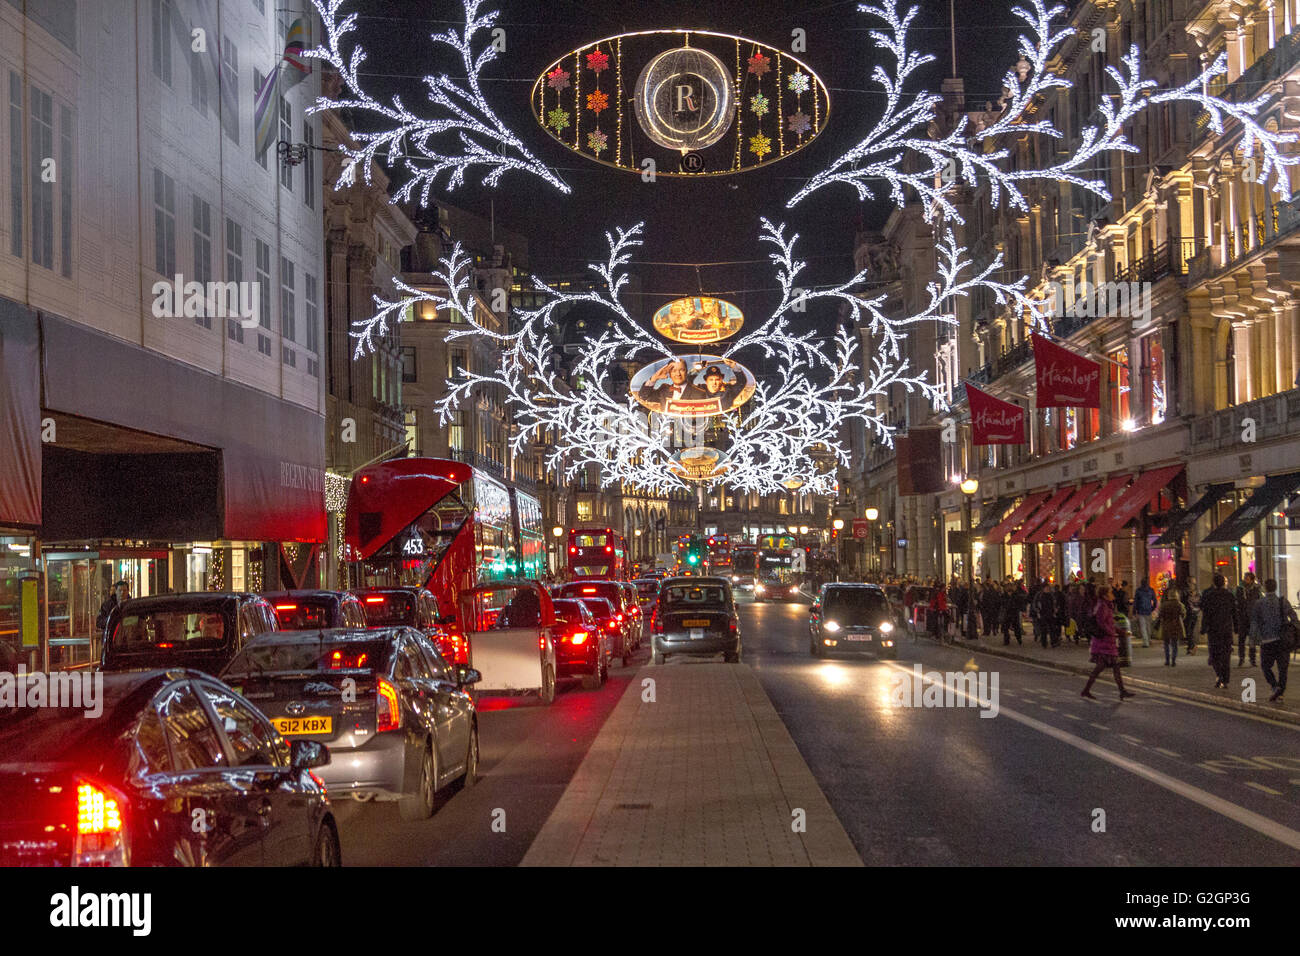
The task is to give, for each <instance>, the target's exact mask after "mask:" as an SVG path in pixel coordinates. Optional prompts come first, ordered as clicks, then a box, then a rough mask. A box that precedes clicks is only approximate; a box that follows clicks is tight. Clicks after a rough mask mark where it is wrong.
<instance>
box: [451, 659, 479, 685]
mask: <svg viewBox="0 0 1300 956" xmlns="http://www.w3.org/2000/svg"><path fill="white" fill-rule="evenodd" d="M482 679H483V675H482V674H481V673H479V672H478V671H476V670H475V669H474V668H472V667H466V666H465V665H464V664H459V665H457V667H456V686H457V687H468V686H469V685H470V684H477V683H478V682H479V681H481V680H482Z"/></svg>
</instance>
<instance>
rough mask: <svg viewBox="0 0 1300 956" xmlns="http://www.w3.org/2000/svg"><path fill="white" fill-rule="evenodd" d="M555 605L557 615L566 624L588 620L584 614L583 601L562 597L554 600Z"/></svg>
mask: <svg viewBox="0 0 1300 956" xmlns="http://www.w3.org/2000/svg"><path fill="white" fill-rule="evenodd" d="M553 603H554V605H555V616H556V617H558V618H559V619H560V620H561V621H563V622H564V623H565V624H581V623H583V621H584V620H586V619H585V618H584V617H583V616H582V602H581V601H576V600H573V599H572V598H569V599H563V598H562V599H560V600H558V601H555V602H553Z"/></svg>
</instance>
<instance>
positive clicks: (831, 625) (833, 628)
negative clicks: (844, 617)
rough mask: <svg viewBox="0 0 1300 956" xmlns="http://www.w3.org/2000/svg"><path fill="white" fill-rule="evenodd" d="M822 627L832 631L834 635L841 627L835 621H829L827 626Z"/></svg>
mask: <svg viewBox="0 0 1300 956" xmlns="http://www.w3.org/2000/svg"><path fill="white" fill-rule="evenodd" d="M822 627H823V628H825V629H826V630H828V631H830V632H831V633H832V634H834V633H835V632H836V631H838V630H839V629H840V625H839V624H838V623H837V622H835V621H827V622H826V623H825V624H823V625H822Z"/></svg>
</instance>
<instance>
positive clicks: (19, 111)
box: [0, 0, 325, 662]
mask: <svg viewBox="0 0 1300 956" xmlns="http://www.w3.org/2000/svg"><path fill="white" fill-rule="evenodd" d="M311 10H312V8H311V5H310V4H309V3H307V2H305V0H278V2H275V3H271V2H265V0H248V2H239V3H222V4H218V3H216V2H212V0H95V2H89V0H80V2H70V0H27V2H24V3H18V2H13V0H6V2H4V3H0V77H3V80H2V81H0V82H3V85H4V90H5V119H4V122H3V123H2V124H0V156H2V157H3V162H0V194H2V195H3V203H0V353H2V355H0V363H2V365H3V374H0V420H3V421H4V422H5V428H6V435H7V436H12V446H13V447H12V453H10V451H9V450H7V451H6V453H5V454H3V455H0V541H2V542H3V544H2V546H0V553H2V554H3V557H0V581H3V582H4V588H3V598H0V606H2V607H3V609H2V610H0V619H2V620H3V622H4V623H0V631H4V632H7V633H6V635H5V637H4V639H7V640H13V641H14V642H15V643H16V644H17V645H18V646H19V647H20V648H21V649H22V650H23V651H24V652H26V654H27V657H28V659H29V661H32V662H34V661H35V660H36V659H37V658H43V657H45V656H46V652H47V651H50V652H51V653H49V655H48V656H49V658H50V659H52V660H63V661H67V660H71V659H76V658H77V657H78V655H81V656H82V657H83V658H84V655H85V653H87V652H88V651H89V648H90V643H89V642H90V640H91V637H92V634H93V633H94V620H95V617H96V613H97V610H98V608H99V606H100V602H101V600H102V599H103V597H104V596H105V595H106V594H107V593H108V589H109V587H111V585H112V582H113V581H115V580H117V579H125V580H126V581H127V582H128V584H129V586H130V587H131V591H132V593H133V594H135V595H137V596H138V595H142V594H150V593H155V592H161V591H167V590H174V591H184V590H203V589H225V588H229V589H236V590H240V589H247V590H255V589H260V588H263V587H270V586H274V585H276V584H281V583H283V584H285V585H290V584H300V583H310V582H311V581H313V580H314V579H315V578H316V577H317V575H318V568H319V561H318V558H319V554H318V549H319V546H320V544H321V542H323V541H324V538H325V518H324V492H323V473H324V464H325V455H324V449H325V442H324V430H325V424H324V423H325V419H324V412H325V386H324V378H323V375H322V369H321V361H320V354H321V327H322V326H321V308H322V303H323V282H324V271H323V258H322V238H323V237H322V225H321V223H322V213H321V209H322V194H321V188H320V176H319V172H318V169H319V166H318V165H317V163H318V162H319V159H318V154H317V153H316V152H315V151H314V150H308V151H307V152H308V153H309V155H310V161H308V162H304V163H303V164H301V165H299V166H296V167H295V166H289V165H287V164H282V163H281V162H280V160H279V147H278V145H277V144H278V142H280V141H284V142H285V144H286V145H296V146H310V145H313V144H319V143H320V142H321V136H320V123H319V120H318V119H316V118H314V117H309V116H307V115H306V114H305V112H304V106H305V105H306V104H308V103H309V102H311V101H313V100H314V99H315V98H316V96H317V95H318V93H319V75H318V74H317V73H309V74H307V75H306V76H305V77H303V76H302V75H301V74H300V73H299V72H298V71H297V70H296V69H295V68H294V67H292V66H290V65H289V64H285V65H284V67H283V68H282V67H281V62H282V58H283V54H284V50H285V38H286V35H287V33H288V31H289V28H290V25H291V24H292V23H293V22H294V21H297V20H299V19H302V20H304V21H305V22H307V23H308V24H311V23H312V19H313V14H312V13H311ZM276 71H280V72H279V73H278V75H279V77H280V79H279V80H278V82H277V83H276V84H275V85H274V86H272V87H268V88H267V90H268V93H267V97H266V98H264V104H265V108H264V109H263V110H262V111H261V112H260V113H259V112H258V109H257V105H256V103H255V97H256V94H257V93H258V92H259V91H262V90H263V82H264V79H265V77H266V76H268V75H271V74H272V73H273V72H276ZM288 71H292V74H291V73H289V72H288ZM295 81H296V82H295ZM259 118H260V119H262V120H263V122H264V129H265V130H266V132H265V133H264V134H263V138H262V142H263V143H264V144H265V145H266V148H265V149H263V150H261V151H259V150H258V148H257V144H258V142H259V139H258V135H257V128H256V127H257V120H258V119H259ZM268 124H269V125H268ZM268 139H269V141H268ZM33 595H35V596H38V597H39V598H40V599H41V605H42V607H41V608H40V611H41V613H40V614H39V617H40V619H41V621H42V622H47V623H48V630H47V629H46V627H45V626H44V624H42V626H41V627H39V628H34V627H32V626H31V624H30V622H31V621H33V620H35V618H34V617H33V616H30V615H28V614H26V613H24V612H25V610H26V608H27V602H28V599H29V598H30V597H31V596H33ZM16 608H17V609H18V610H17V611H16V610H15V609H16ZM15 615H17V617H16V616H15ZM19 619H21V623H18V624H15V621H16V620H19ZM38 631H39V633H38ZM47 637H48V638H49V644H48V645H47V644H46V643H45V641H46V638H47Z"/></svg>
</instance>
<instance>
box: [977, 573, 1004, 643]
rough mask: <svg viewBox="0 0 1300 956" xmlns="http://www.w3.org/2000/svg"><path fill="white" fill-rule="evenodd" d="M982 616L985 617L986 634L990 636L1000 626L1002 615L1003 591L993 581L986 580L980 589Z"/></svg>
mask: <svg viewBox="0 0 1300 956" xmlns="http://www.w3.org/2000/svg"><path fill="white" fill-rule="evenodd" d="M980 598H981V600H980V616H981V617H983V618H984V636H985V637H989V636H990V635H992V633H993V631H994V630H995V629H996V628H997V627H998V618H1000V617H1001V616H1002V593H1001V592H1000V591H999V590H998V586H997V585H996V584H994V583H993V582H992V581H985V582H984V587H983V588H982V589H981V591H980Z"/></svg>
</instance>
